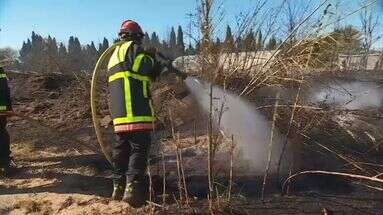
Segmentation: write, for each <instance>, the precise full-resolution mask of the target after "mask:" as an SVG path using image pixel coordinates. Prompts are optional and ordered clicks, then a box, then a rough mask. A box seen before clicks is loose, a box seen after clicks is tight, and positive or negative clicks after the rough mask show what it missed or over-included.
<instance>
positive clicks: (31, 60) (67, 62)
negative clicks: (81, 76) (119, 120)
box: [14, 25, 281, 73]
mask: <svg viewBox="0 0 383 215" xmlns="http://www.w3.org/2000/svg"><path fill="white" fill-rule="evenodd" d="M184 38H185V36H184V31H183V29H182V27H181V26H178V28H177V30H176V28H174V27H172V28H171V30H170V33H169V35H168V36H167V38H166V39H161V38H160V36H159V35H158V34H157V33H156V32H152V33H148V32H145V35H144V39H143V43H144V45H145V46H146V47H155V48H156V49H157V50H159V51H160V52H162V53H163V54H164V55H166V56H168V57H169V58H171V59H175V58H177V57H179V56H183V55H194V54H198V50H199V43H198V42H197V43H195V44H187V45H186V44H185V42H184ZM115 41H116V40H115ZM280 44H281V40H280V39H278V38H277V37H276V36H273V35H271V36H263V34H262V31H257V32H254V31H253V30H250V31H249V32H247V33H246V34H243V35H242V36H235V35H234V34H233V32H232V29H231V27H230V26H229V25H227V27H226V33H225V35H224V38H223V40H221V39H220V38H219V37H217V38H216V40H215V42H214V44H212V45H213V46H214V47H215V48H217V50H221V51H227V52H233V51H238V52H242V51H247V52H249V51H262V50H274V49H276V48H277V47H278V46H279V45H280ZM109 46H110V42H109V41H108V39H106V38H104V39H103V41H102V42H100V43H99V44H95V43H94V42H91V43H90V44H81V43H80V40H79V38H77V37H75V36H71V37H70V38H69V40H68V43H67V44H64V43H63V42H58V41H57V40H56V38H54V37H51V36H48V37H46V38H44V37H42V36H41V35H39V34H37V33H36V32H32V34H31V38H29V39H28V40H27V41H24V42H23V45H22V48H21V49H20V50H19V57H18V61H17V62H16V63H15V66H14V67H16V68H17V69H20V70H24V71H36V72H41V73H50V72H59V73H67V72H76V71H77V72H78V71H83V70H84V71H91V70H92V69H93V68H94V65H95V63H96V61H97V59H98V58H99V56H100V55H101V54H102V53H103V52H104V51H105V50H106V49H107V48H108V47H109Z"/></svg>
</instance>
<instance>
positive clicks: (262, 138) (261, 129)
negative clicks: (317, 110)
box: [185, 78, 287, 174]
mask: <svg viewBox="0 0 383 215" xmlns="http://www.w3.org/2000/svg"><path fill="white" fill-rule="evenodd" d="M185 83H186V85H187V86H188V88H189V90H190V92H191V93H192V95H193V96H194V97H195V99H196V101H197V102H198V104H199V105H200V107H201V108H202V109H203V110H204V112H205V113H209V108H210V97H209V85H208V84H205V83H202V82H200V81H198V80H197V79H194V78H187V79H186V80H185ZM222 107H223V108H222ZM213 110H214V116H215V121H216V122H217V121H218V120H219V115H220V114H219V113H223V114H222V117H221V120H220V126H219V127H220V128H221V130H223V131H224V133H225V135H227V136H229V137H230V136H231V135H234V139H235V142H236V143H237V147H238V148H239V150H240V154H241V155H242V157H241V158H240V159H241V160H242V161H244V163H247V164H249V167H250V168H251V169H249V170H248V171H249V173H250V172H251V173H252V174H263V172H264V170H265V167H266V165H267V160H268V153H269V139H270V133H271V122H269V121H268V120H267V119H266V118H265V117H264V116H263V115H262V114H261V113H259V112H258V111H257V110H256V109H255V106H254V105H252V104H250V103H249V102H247V101H245V100H244V99H243V98H241V97H239V96H237V95H234V94H232V93H228V92H225V91H224V90H223V89H222V88H220V87H217V86H214V87H213ZM221 110H223V112H222V111H221ZM282 144H283V139H282V135H281V134H280V133H279V132H278V131H274V141H273V145H274V147H273V149H272V153H273V154H272V158H271V168H270V172H271V173H275V172H276V170H277V163H278V160H279V156H280V154H281V152H282ZM237 159H238V158H237ZM283 164H284V165H287V164H286V163H285V162H283ZM281 170H282V171H283V170H284V168H282V169H281Z"/></svg>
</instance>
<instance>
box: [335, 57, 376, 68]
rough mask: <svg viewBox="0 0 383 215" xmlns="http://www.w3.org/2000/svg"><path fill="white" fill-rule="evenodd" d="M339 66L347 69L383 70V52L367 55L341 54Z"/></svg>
mask: <svg viewBox="0 0 383 215" xmlns="http://www.w3.org/2000/svg"><path fill="white" fill-rule="evenodd" d="M338 60H339V66H340V68H341V69H346V70H355V69H356V70H364V69H365V70H382V69H383V53H374V54H369V55H368V56H367V59H366V57H365V55H339V58H338Z"/></svg>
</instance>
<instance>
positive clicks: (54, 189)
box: [0, 77, 383, 214]
mask: <svg viewBox="0 0 383 215" xmlns="http://www.w3.org/2000/svg"><path fill="white" fill-rule="evenodd" d="M23 79H24V78H23ZM42 80H45V79H42ZM12 81H13V82H12V83H16V82H17V81H18V83H19V82H20V81H29V82H32V83H35V84H36V85H32V86H34V87H35V88H32V89H30V90H31V91H33V92H38V91H39V93H35V94H33V95H34V96H33V97H32V98H31V97H29V96H28V95H30V93H31V92H28V91H26V92H22V93H18V94H17V96H16V98H15V106H16V110H18V111H21V112H24V113H27V114H29V116H31V117H33V118H35V119H38V120H40V121H43V122H44V123H46V124H48V126H47V127H44V126H41V125H39V124H37V123H36V122H32V123H31V122H29V121H27V120H24V119H22V118H19V117H13V118H11V119H10V123H9V131H10V133H11V136H12V152H13V154H12V156H13V157H14V161H15V164H16V165H17V167H18V168H17V172H16V173H15V174H14V175H13V176H12V177H10V178H7V179H4V178H2V179H0V214H148V213H154V214H208V213H209V204H208V200H207V199H206V194H207V190H208V189H207V188H208V184H207V179H206V176H205V175H204V174H203V173H204V172H205V170H206V165H205V164H206V162H205V161H206V155H205V152H206V150H205V147H204V146H203V145H205V143H206V141H207V140H206V136H204V135H203V132H200V133H198V134H197V145H196V146H185V148H187V149H185V150H184V153H183V157H184V163H185V177H186V183H187V187H188V192H189V201H190V202H189V204H190V207H187V206H186V204H185V203H182V204H180V203H179V202H178V195H179V193H178V189H177V171H176V162H175V152H174V151H175V150H174V148H173V147H172V146H173V143H172V140H171V138H169V134H168V133H167V132H158V133H160V134H161V135H159V136H161V141H160V140H158V139H157V141H156V142H164V143H165V145H166V146H167V147H164V150H165V164H166V174H165V175H166V194H167V195H166V204H165V205H164V206H160V205H162V197H161V194H162V182H163V180H162V179H163V173H162V171H161V169H162V163H161V162H157V163H156V162H153V165H152V166H151V168H150V169H151V173H152V178H153V182H152V184H153V187H154V190H155V196H154V197H153V201H154V202H156V203H157V204H159V205H156V206H155V205H154V204H149V205H147V206H145V207H143V208H141V209H138V210H135V209H132V208H130V207H129V206H128V205H127V204H126V203H123V202H117V201H112V200H110V199H109V196H110V194H111V191H112V189H111V188H112V182H111V170H110V166H109V164H108V163H107V161H106V160H105V158H104V157H103V156H102V155H101V154H100V153H99V150H98V147H97V143H96V142H95V138H94V134H93V129H92V127H91V125H90V124H89V114H88V113H87V111H88V109H87V107H86V106H85V105H84V109H85V110H82V109H78V108H75V109H74V110H73V111H70V110H71V109H70V108H69V107H67V106H65V107H64V108H63V109H64V110H66V111H64V113H62V114H61V115H60V114H58V113H59V110H60V108H62V107H60V106H59V104H61V105H62V104H63V103H64V102H63V101H62V100H61V99H65V100H67V99H68V98H69V97H71V96H70V95H71V94H68V93H65V89H68V88H66V87H67V86H62V85H61V84H60V85H59V86H56V85H55V86H50V85H49V86H42V85H41V83H45V81H41V79H40V77H39V78H27V79H26V80H22V79H20V78H15V79H13V80H12ZM38 89H39V90H38ZM17 90H20V89H17ZM52 92H53V94H52ZM154 92H157V93H158V90H157V91H154ZM56 93H57V94H58V95H59V96H57V95H56ZM71 93H73V92H71ZM159 93H161V92H159ZM47 94H49V95H50V97H49V98H48V99H47V96H46V95H47ZM165 94H168V93H165ZM41 102H45V104H47V106H48V107H49V108H47V107H46V106H44V105H38V104H41ZM31 103H32V104H31ZM65 103H66V104H69V105H68V106H71V104H72V103H75V101H69V102H65ZM85 103H86V101H85ZM173 105H174V106H176V104H173ZM182 105H183V107H186V108H188V107H187V104H182ZM78 106H80V105H78ZM178 111H179V112H181V113H178V114H179V115H182V112H187V111H190V110H189V109H187V111H186V110H182V109H181V110H178ZM176 115H177V114H176ZM177 116H178V115H177ZM188 120H190V119H184V121H186V122H188ZM163 121H165V122H166V119H163ZM175 121H176V123H177V122H178V121H179V122H178V124H179V125H180V126H179V127H178V130H179V131H182V130H183V131H184V132H183V133H182V134H181V142H182V143H183V144H185V145H187V144H189V145H193V144H192V142H194V138H193V137H191V136H192V133H193V132H190V129H189V130H188V129H187V128H185V127H182V125H183V124H184V123H182V120H181V119H180V120H178V121H177V120H175ZM69 122H72V124H70V125H66V124H69ZM165 125H166V123H165ZM63 127H66V128H67V129H64V128H63ZM68 137H70V138H68ZM156 160H157V161H158V160H160V159H158V157H157V159H156ZM223 160H226V162H227V156H224V155H222V156H220V155H219V154H218V155H217V161H218V162H221V161H222V162H221V164H222V163H224V161H223ZM217 168H218V169H219V170H220V172H223V173H225V174H221V175H218V176H217V177H216V178H217V180H216V182H217V185H219V186H217V187H218V190H217V192H218V193H219V196H221V198H219V201H218V202H216V203H215V204H214V206H213V209H214V211H215V214H326V213H327V214H383V204H382V202H383V193H382V192H378V191H374V190H372V189H368V188H364V187H362V186H359V185H356V184H354V182H350V181H344V180H340V179H335V178H330V177H324V176H323V177H318V176H315V177H313V176H312V177H302V178H298V179H297V180H296V181H295V182H294V183H293V185H291V190H290V194H289V195H285V196H281V194H280V187H279V185H278V184H279V183H277V181H276V180H272V179H269V186H268V187H266V196H265V199H264V200H263V201H262V200H261V198H260V187H261V181H262V177H259V176H254V175H246V174H243V173H242V174H241V173H239V172H235V173H234V186H233V197H232V201H231V202H230V203H227V201H225V199H226V196H227V195H226V193H225V191H226V188H227V185H228V182H227V177H226V176H227V172H228V169H227V166H226V165H220V166H219V165H218V166H217Z"/></svg>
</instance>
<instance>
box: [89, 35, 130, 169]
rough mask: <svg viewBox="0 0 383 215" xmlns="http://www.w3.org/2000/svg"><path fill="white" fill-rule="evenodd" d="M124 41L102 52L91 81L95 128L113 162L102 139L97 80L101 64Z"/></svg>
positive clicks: (107, 155)
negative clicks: (98, 112) (97, 100)
mask: <svg viewBox="0 0 383 215" xmlns="http://www.w3.org/2000/svg"><path fill="white" fill-rule="evenodd" d="M122 43H124V42H117V43H115V44H113V45H112V46H111V47H109V48H108V49H107V50H105V51H104V53H102V54H101V56H100V58H99V59H98V61H97V63H96V66H95V67H94V70H93V76H92V83H91V90H90V106H91V110H92V120H93V126H94V130H95V132H96V137H97V142H98V144H99V145H100V147H101V151H102V153H104V155H105V158H106V159H107V160H108V161H109V162H110V163H111V155H110V153H109V152H108V150H107V145H106V144H105V142H104V140H103V139H102V133H101V125H100V121H99V118H98V115H97V102H96V96H97V94H96V93H97V92H96V91H97V80H98V79H99V77H100V75H101V71H102V70H101V69H100V68H101V65H102V63H103V62H104V61H105V59H106V58H107V57H108V56H109V55H110V54H111V53H112V52H113V51H114V49H115V48H116V47H117V46H119V45H121V44H122Z"/></svg>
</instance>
